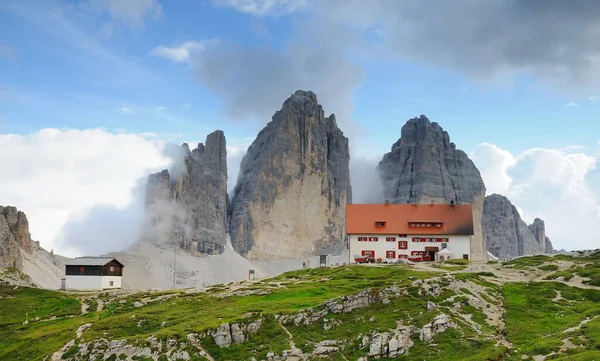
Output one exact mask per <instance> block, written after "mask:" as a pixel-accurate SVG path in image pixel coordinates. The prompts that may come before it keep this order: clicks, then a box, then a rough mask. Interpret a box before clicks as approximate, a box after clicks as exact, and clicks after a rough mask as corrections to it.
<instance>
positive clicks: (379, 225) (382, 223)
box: [375, 221, 385, 227]
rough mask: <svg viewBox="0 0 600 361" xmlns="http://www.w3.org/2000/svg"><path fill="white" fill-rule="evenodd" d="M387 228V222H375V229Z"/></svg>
mask: <svg viewBox="0 0 600 361" xmlns="http://www.w3.org/2000/svg"><path fill="white" fill-rule="evenodd" d="M383 226H385V222H384V221H377V222H375V227H383Z"/></svg>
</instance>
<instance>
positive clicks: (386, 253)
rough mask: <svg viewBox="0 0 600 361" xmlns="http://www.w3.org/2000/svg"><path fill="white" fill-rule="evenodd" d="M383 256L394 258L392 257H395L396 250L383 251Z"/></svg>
mask: <svg viewBox="0 0 600 361" xmlns="http://www.w3.org/2000/svg"><path fill="white" fill-rule="evenodd" d="M385 258H387V259H394V258H396V251H386V252H385Z"/></svg>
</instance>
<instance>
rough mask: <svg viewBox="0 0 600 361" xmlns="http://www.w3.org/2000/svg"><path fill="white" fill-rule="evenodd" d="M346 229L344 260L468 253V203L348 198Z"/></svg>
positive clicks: (431, 258)
mask: <svg viewBox="0 0 600 361" xmlns="http://www.w3.org/2000/svg"><path fill="white" fill-rule="evenodd" d="M346 233H347V235H348V248H349V250H350V260H349V261H350V263H356V262H357V261H364V260H365V258H367V259H370V260H371V261H372V260H373V259H374V260H379V259H381V260H382V261H387V262H395V261H397V260H398V259H408V260H411V261H417V262H418V261H439V260H448V259H453V258H464V259H470V258H471V236H473V234H474V232H473V208H472V205H471V204H389V203H385V204H348V205H346ZM442 250H444V251H443V252H441V251H442ZM439 252H441V253H439Z"/></svg>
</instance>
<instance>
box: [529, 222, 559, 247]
mask: <svg viewBox="0 0 600 361" xmlns="http://www.w3.org/2000/svg"><path fill="white" fill-rule="evenodd" d="M527 227H528V228H529V230H530V231H531V233H532V234H533V236H534V237H535V239H536V241H537V242H538V244H539V245H540V251H541V252H543V253H548V254H551V253H554V248H553V247H552V242H550V239H549V238H548V237H546V224H545V223H544V221H543V220H541V219H539V218H536V219H534V220H533V223H532V224H530V225H529V226H527Z"/></svg>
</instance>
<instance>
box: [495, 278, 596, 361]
mask: <svg viewBox="0 0 600 361" xmlns="http://www.w3.org/2000/svg"><path fill="white" fill-rule="evenodd" d="M556 291H560V292H561V295H562V297H563V300H560V301H556V302H555V301H553V298H554V297H555V296H556ZM503 292H504V305H505V308H506V326H507V337H508V339H509V340H510V341H511V342H513V343H514V345H515V347H516V348H517V349H518V350H519V354H522V355H528V356H534V355H547V354H549V353H551V352H557V351H558V350H559V349H560V346H561V345H562V344H563V341H562V340H563V339H564V338H565V337H567V336H570V337H572V336H579V335H584V336H585V333H584V332H585V331H584V328H582V330H579V331H574V332H571V333H568V334H566V333H564V332H563V331H565V330H566V329H568V328H571V327H574V326H577V325H579V324H580V322H581V321H583V320H584V319H586V318H587V317H593V316H596V315H600V302H598V301H599V300H600V291H598V290H587V289H580V288H576V287H569V286H566V285H564V284H562V283H557V282H538V283H534V282H532V283H507V284H505V285H504V287H503ZM594 326H595V323H594V325H592V327H594ZM597 332H598V330H594V329H592V331H591V332H589V333H588V335H587V336H588V337H591V338H588V340H590V342H591V343H593V345H594V347H600V337H596V336H600V335H599V334H597ZM596 343H598V345H597V346H596Z"/></svg>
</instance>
